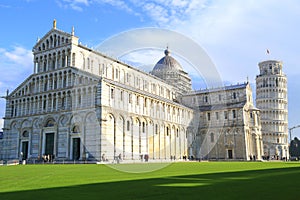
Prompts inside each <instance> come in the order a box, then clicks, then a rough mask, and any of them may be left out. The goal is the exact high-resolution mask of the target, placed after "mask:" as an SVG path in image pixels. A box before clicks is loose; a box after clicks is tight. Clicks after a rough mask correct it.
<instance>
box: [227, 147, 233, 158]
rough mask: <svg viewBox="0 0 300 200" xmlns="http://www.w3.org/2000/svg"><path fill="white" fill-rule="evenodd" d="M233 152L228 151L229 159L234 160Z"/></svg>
mask: <svg viewBox="0 0 300 200" xmlns="http://www.w3.org/2000/svg"><path fill="white" fill-rule="evenodd" d="M232 158H233V157H232V150H231V149H228V159H232Z"/></svg>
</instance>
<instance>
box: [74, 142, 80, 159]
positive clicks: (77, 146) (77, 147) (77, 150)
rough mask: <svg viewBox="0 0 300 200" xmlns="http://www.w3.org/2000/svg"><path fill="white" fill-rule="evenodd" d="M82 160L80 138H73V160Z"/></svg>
mask: <svg viewBox="0 0 300 200" xmlns="http://www.w3.org/2000/svg"><path fill="white" fill-rule="evenodd" d="M79 158H80V138H73V160H79Z"/></svg>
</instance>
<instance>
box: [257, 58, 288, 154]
mask: <svg viewBox="0 0 300 200" xmlns="http://www.w3.org/2000/svg"><path fill="white" fill-rule="evenodd" d="M258 66H259V71H260V74H259V75H257V76H256V106H257V107H258V108H259V109H260V110H261V126H262V137H263V144H264V157H265V158H270V159H283V158H285V157H288V155H289V152H288V100H287V77H286V75H285V74H284V73H283V72H282V62H280V61H276V60H267V61H263V62H260V63H259V64H258Z"/></svg>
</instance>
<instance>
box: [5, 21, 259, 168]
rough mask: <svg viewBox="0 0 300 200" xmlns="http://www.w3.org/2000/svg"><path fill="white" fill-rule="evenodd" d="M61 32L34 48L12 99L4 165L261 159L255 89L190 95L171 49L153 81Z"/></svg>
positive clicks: (247, 87)
mask: <svg viewBox="0 0 300 200" xmlns="http://www.w3.org/2000/svg"><path fill="white" fill-rule="evenodd" d="M78 40H79V38H78V37H76V36H75V35H74V29H73V30H72V32H71V33H66V32H64V31H61V30H58V29H57V28H56V22H54V23H53V28H52V29H51V30H50V31H49V32H48V33H47V34H46V35H45V36H44V37H43V38H41V39H39V40H38V41H37V43H36V44H35V46H34V47H33V55H34V73H33V74H32V75H30V76H29V77H28V78H27V79H26V80H24V81H23V83H21V84H20V85H19V86H18V87H17V88H16V89H15V90H14V91H12V92H11V93H10V94H8V95H7V96H6V101H7V102H6V113H5V118H4V136H3V140H2V148H1V152H0V160H13V159H19V160H20V159H21V160H28V161H30V160H40V159H41V158H43V157H45V156H47V158H50V159H51V160H55V161H67V160H72V161H73V160H79V161H94V162H107V161H113V160H115V159H122V160H128V161H133V160H141V159H147V160H148V159H149V160H160V161H161V160H166V161H168V160H180V159H183V158H186V157H189V158H197V159H221V160H231V159H232V160H251V159H261V157H262V154H263V135H262V134H261V129H262V127H261V120H260V115H261V114H260V110H259V109H257V108H255V107H254V105H253V96H252V91H251V87H250V85H249V83H244V84H238V85H234V86H226V87H220V88H215V89H210V90H199V91H192V89H191V78H190V77H189V76H188V73H186V72H185V71H184V70H183V68H182V67H181V65H180V64H179V63H178V62H177V61H176V60H175V59H174V58H173V57H172V56H170V51H169V50H168V49H167V50H166V51H165V56H164V57H163V58H162V59H161V60H160V61H158V63H157V64H156V65H155V66H154V68H153V70H152V71H151V73H145V72H143V71H140V70H138V69H136V68H134V67H132V66H129V65H127V64H125V63H122V62H120V61H118V60H116V59H113V58H110V57H108V56H106V55H103V54H101V53H99V52H97V51H95V50H93V49H90V48H87V47H85V46H83V45H81V44H80V43H79V42H78Z"/></svg>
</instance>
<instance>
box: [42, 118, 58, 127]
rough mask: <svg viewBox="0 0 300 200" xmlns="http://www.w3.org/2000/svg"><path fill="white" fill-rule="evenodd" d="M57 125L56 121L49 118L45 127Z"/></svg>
mask: <svg viewBox="0 0 300 200" xmlns="http://www.w3.org/2000/svg"><path fill="white" fill-rule="evenodd" d="M55 124H56V123H55V120H54V119H53V118H49V119H47V120H46V123H44V127H53V126H55Z"/></svg>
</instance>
